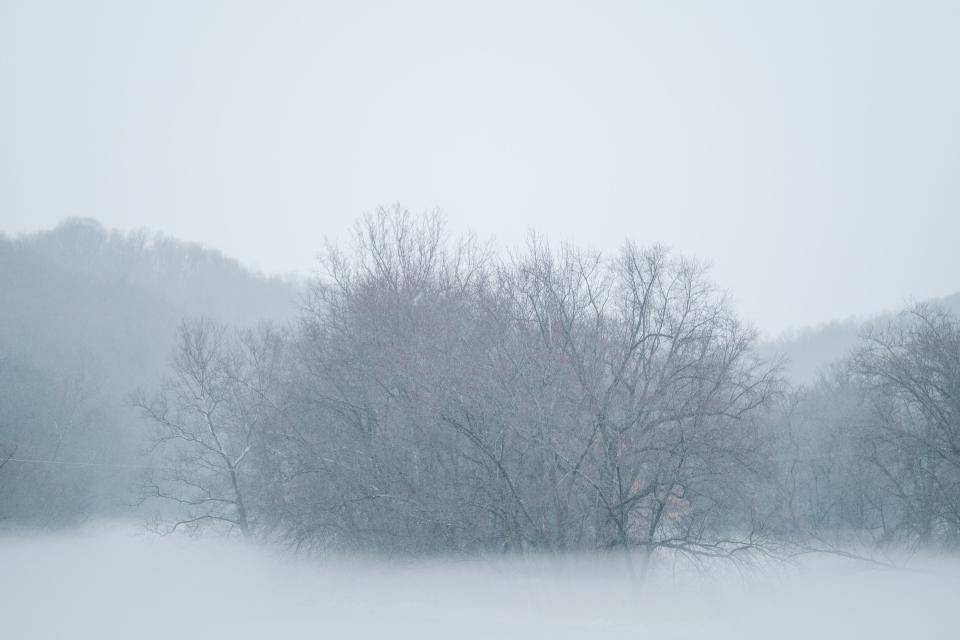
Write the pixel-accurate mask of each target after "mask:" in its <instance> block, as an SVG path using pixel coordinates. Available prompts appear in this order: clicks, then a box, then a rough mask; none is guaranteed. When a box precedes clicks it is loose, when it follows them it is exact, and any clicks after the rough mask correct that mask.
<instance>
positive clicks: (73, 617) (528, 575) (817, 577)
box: [0, 528, 960, 640]
mask: <svg viewBox="0 0 960 640" xmlns="http://www.w3.org/2000/svg"><path fill="white" fill-rule="evenodd" d="M915 564H916V566H918V567H920V568H922V570H919V571H890V570H876V569H869V568H867V567H865V566H862V565H856V564H853V563H850V562H847V561H839V560H838V559H824V558H819V559H808V560H806V561H804V563H803V565H802V566H800V567H794V568H786V567H783V566H767V567H763V568H757V569H754V570H751V571H749V572H747V573H745V574H742V575H741V574H739V573H737V572H735V571H733V570H731V569H730V567H729V566H726V568H718V569H714V570H711V571H709V572H708V573H706V574H702V575H701V574H698V573H695V572H692V571H690V570H688V569H685V568H684V567H678V568H676V569H673V568H671V567H666V566H661V567H660V570H659V571H658V572H657V573H656V574H655V575H653V576H651V577H650V578H648V579H647V580H646V581H644V582H643V584H641V585H639V586H637V585H636V584H634V583H633V582H632V581H631V580H630V578H629V576H628V574H627V572H626V571H624V569H623V566H622V563H621V562H620V560H619V559H618V558H616V557H614V556H609V557H602V558H598V557H572V558H564V559H562V560H561V559H556V558H534V559H530V558H528V559H522V560H521V559H512V560H503V559H490V560H472V561H451V562H409V563H374V562H372V561H362V560H357V559H350V560H339V561H333V560H331V559H329V558H328V559H316V558H315V559H309V560H305V559H303V558H291V557H290V556H288V555H284V554H282V553H279V552H277V551H270V550H264V549H256V548H251V547H249V546H245V545H240V544H234V543H225V542H222V541H212V540H191V539H187V538H172V537H168V538H159V537H155V536H152V535H149V534H139V535H138V534H134V533H131V532H130V531H129V530H127V529H122V528H109V529H103V528H100V529H95V530H86V531H83V532H80V533H74V534H71V535H60V536H50V535H34V536H25V535H19V536H10V535H6V536H3V537H0V639H8V638H9V639H26V640H29V639H46V638H51V639H53V638H56V639H61V638H71V639H84V638H91V639H96V640H109V639H113V638H122V639H124V640H140V639H147V638H149V639H153V638H163V639H164V640H179V639H193V638H225V639H230V640H245V639H248V638H250V639H253V638H256V639H257V640H263V639H265V638H356V639H365V638H390V639H399V640H402V639H405V638H416V639H427V638H551V639H555V638H602V637H610V638H617V639H618V640H619V639H623V638H697V639H702V638H705V639H708V640H723V639H728V638H729V639H733V638H737V639H739V638H763V639H765V640H767V639H772V638H817V639H821V638H871V640H875V639H878V638H898V639H899V640H903V639H905V638H920V637H924V638H953V637H957V635H956V634H957V633H958V628H960V627H958V624H957V622H956V620H957V608H956V607H957V603H958V602H960V560H957V559H929V558H928V559H926V560H925V561H923V562H918V561H915Z"/></svg>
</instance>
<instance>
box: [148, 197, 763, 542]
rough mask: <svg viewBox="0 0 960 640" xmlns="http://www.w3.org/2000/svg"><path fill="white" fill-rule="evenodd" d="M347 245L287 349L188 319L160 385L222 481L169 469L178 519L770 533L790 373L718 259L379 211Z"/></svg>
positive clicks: (390, 527) (303, 529) (291, 527)
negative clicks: (781, 387) (756, 494)
mask: <svg viewBox="0 0 960 640" xmlns="http://www.w3.org/2000/svg"><path fill="white" fill-rule="evenodd" d="M325 266H326V276H325V277H324V278H322V279H318V280H317V281H315V282H314V283H313V285H312V288H311V293H310V296H309V304H308V305H307V309H306V310H305V313H304V315H303V317H302V318H301V322H300V324H299V326H298V328H297V330H296V331H294V332H293V333H292V334H290V335H289V336H287V337H286V338H285V339H283V341H284V342H285V343H286V346H285V347H284V349H283V351H284V353H285V354H286V357H285V359H284V362H283V365H282V366H278V365H277V360H276V358H275V357H271V358H262V357H255V356H256V354H259V353H262V352H263V350H264V349H263V345H264V344H265V342H264V340H265V339H266V338H265V336H264V335H261V336H260V338H253V337H251V336H249V335H247V336H246V337H233V338H229V339H227V338H224V337H223V336H226V335H227V334H228V333H229V332H227V331H226V330H225V329H224V328H222V327H211V326H209V325H207V324H203V323H199V324H197V323H194V324H187V325H184V326H183V327H182V329H181V349H180V351H179V352H178V353H179V357H180V360H178V362H177V363H176V364H175V368H174V370H175V373H176V376H175V378H174V379H173V380H174V382H172V383H171V385H169V386H168V387H167V388H166V389H165V390H164V391H163V392H162V393H161V394H159V395H158V396H157V397H156V398H154V399H152V400H143V401H141V403H140V404H141V406H143V407H144V409H145V411H146V413H147V415H148V416H150V417H152V418H153V419H154V422H155V423H156V424H157V425H159V426H160V428H161V432H162V433H161V438H162V439H163V441H164V442H168V443H171V444H172V446H171V447H170V448H169V449H170V457H168V458H167V459H166V462H165V464H168V465H169V466H170V467H171V468H174V469H178V472H177V473H178V474H180V476H182V475H189V476H190V477H191V478H198V477H202V478H204V480H203V482H202V483H201V482H197V481H194V482H193V485H194V486H192V487H190V488H185V487H183V486H182V480H183V478H182V477H177V478H174V479H173V481H172V482H170V481H169V478H168V479H167V480H168V482H167V483H166V484H165V485H163V486H162V487H160V488H159V489H158V488H157V487H158V484H160V483H159V482H157V481H154V482H153V483H152V484H151V485H150V486H151V487H152V489H151V491H153V493H154V494H157V493H159V494H161V495H167V494H169V493H170V492H175V493H176V496H175V501H176V502H177V503H178V505H179V506H180V508H181V509H182V512H181V514H180V518H179V520H177V521H174V522H173V523H172V526H177V525H178V523H181V522H182V523H188V524H196V523H201V522H210V521H213V522H221V523H222V522H228V523H229V524H231V525H236V526H237V527H239V528H240V529H241V530H244V531H260V532H262V533H264V534H272V535H275V536H277V537H279V538H281V539H285V540H289V541H292V542H295V543H297V544H310V545H314V544H320V545H331V544H332V545H337V546H349V547H360V548H373V549H378V550H387V551H396V550H401V551H411V552H425V551H465V550H476V549H525V548H542V549H566V548H574V549H585V548H604V547H614V546H621V547H624V548H631V547H636V546H640V547H642V548H644V549H647V550H654V549H657V548H675V549H682V550H684V551H688V552H690V553H698V554H711V555H713V554H727V553H730V552H732V551H733V550H734V549H737V548H740V547H744V546H751V545H754V544H757V543H758V542H759V541H760V540H761V539H762V536H763V535H764V534H765V522H764V520H763V517H762V514H759V513H758V512H757V511H756V510H755V509H754V508H753V505H752V504H751V501H750V495H751V494H752V486H753V485H754V484H755V483H756V482H757V473H758V468H757V465H758V460H757V459H756V456H757V455H758V454H759V453H760V452H761V449H762V445H763V438H762V434H763V429H762V425H761V424H760V422H759V420H760V418H761V417H762V415H763V414H762V411H761V410H762V409H763V408H764V407H765V406H766V405H767V404H768V403H769V401H770V399H771V398H772V397H773V395H774V392H775V391H776V389H777V384H778V380H777V377H776V375H775V369H774V368H773V367H771V366H770V365H768V364H764V363H763V362H761V361H759V360H758V359H757V358H756V356H755V355H754V353H753V349H752V345H753V341H754V335H753V332H752V331H750V330H749V329H747V328H745V327H744V326H743V325H742V324H741V323H740V322H739V321H738V320H737V318H736V317H735V316H734V314H733V313H732V311H731V309H730V308H729V305H728V304H727V302H726V301H725V299H724V297H723V295H722V294H721V293H720V292H718V291H717V290H715V289H714V288H713V287H712V286H711V284H710V283H709V282H708V281H707V280H706V278H705V276H704V270H703V268H702V267H701V266H700V265H698V264H696V263H693V262H690V261H686V260H683V259H681V258H676V257H673V256H671V255H670V254H669V253H668V252H666V251H665V250H663V249H660V248H656V247H655V248H651V249H641V248H639V247H637V246H635V245H632V244H628V245H625V246H624V248H623V249H622V251H621V252H620V253H619V254H617V255H616V256H615V257H613V258H611V259H604V258H602V257H601V256H600V255H598V254H594V253H589V252H584V251H580V250H577V249H575V248H573V247H563V248H560V249H558V250H554V249H553V248H551V247H549V246H548V245H547V244H545V243H544V242H543V241H541V240H540V239H538V238H536V237H532V238H531V239H530V241H529V243H528V246H527V247H526V248H525V250H524V251H522V252H520V253H519V254H517V255H515V256H514V257H512V258H511V259H509V260H501V259H497V258H496V257H494V256H492V255H491V254H489V253H487V252H486V251H484V249H483V247H481V246H480V245H478V244H477V243H476V242H475V241H473V240H472V239H470V238H462V239H456V240H451V239H448V238H447V237H446V236H445V235H444V232H443V225H442V223H441V221H440V220H439V219H437V218H424V219H414V218H411V217H410V216H409V215H407V214H405V213H403V212H400V211H394V212H389V213H388V212H385V211H381V212H379V213H378V214H377V215H374V216H371V217H369V218H368V219H366V220H365V221H364V222H363V223H362V224H361V225H360V226H359V227H358V229H357V233H356V236H355V238H354V243H353V245H352V246H351V247H349V248H348V249H347V250H345V251H341V250H339V249H336V248H333V249H331V250H330V251H329V252H328V253H327V255H326V257H325ZM211 334H212V335H215V336H218V337H217V338H216V339H211V338H210V337H209V336H210V335H211ZM271 338H272V339H279V338H278V336H277V335H275V334H274V335H273V336H271ZM251 345H254V346H251ZM256 345H260V346H259V347H258V346H256ZM279 351H280V349H279V348H277V347H272V348H271V349H270V353H271V354H277V353H278V352H279ZM217 363H220V364H217ZM264 363H268V364H269V367H268V371H265V372H263V373H262V374H256V375H255V374H252V373H251V372H253V371H257V370H258V367H260V366H262V365H264ZM211 366H212V367H213V369H214V370H215V371H216V373H203V372H205V371H209V370H210V367H211ZM242 371H246V373H242ZM251 376H252V377H254V378H256V383H255V384H254V383H252V382H250V381H248V379H249V378H251ZM221 380H222V382H215V381H221ZM184 381H188V382H189V384H188V386H189V390H188V391H185V390H183V389H181V388H180V386H181V385H182V383H183V382H184ZM204 381H206V384H207V385H208V386H209V388H204V384H205V382H204ZM254 388H256V389H257V392H256V393H252V392H251V390H252V389H254ZM170 416H176V417H175V418H171V417H170ZM237 416H251V417H255V419H253V418H252V421H251V419H239V420H238V419H236V417H237ZM185 469H189V471H184V470H185ZM161 475H162V474H158V477H159V476H161ZM254 505H256V506H254Z"/></svg>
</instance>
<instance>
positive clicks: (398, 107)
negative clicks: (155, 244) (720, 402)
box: [0, 0, 960, 335]
mask: <svg viewBox="0 0 960 640" xmlns="http://www.w3.org/2000/svg"><path fill="white" fill-rule="evenodd" d="M958 34H960V3H957V2H944V3H935V2H918V1H910V2H900V3H887V2H877V1H869V2H862V3H859V2H838V1H836V0H834V1H829V2H822V3H820V2H793V3H775V2H769V1H763V2H750V3H743V2H702V3H700V2H678V1H662V2H624V3H601V2H594V1H591V2H586V1H585V2H579V3H565V2H558V1H556V0H553V1H547V2H542V3H533V2H531V3H520V2H506V3H503V4H498V3H495V2H490V1H487V0H485V1H483V2H475V3H470V5H469V6H468V5H467V3H454V2H437V3H432V4H427V3H413V2H395V3H368V2H346V1H345V2H340V3H336V4H334V3H321V2H303V3H294V2H280V1H270V2H239V1H232V2H227V1H225V2H195V1H191V2H170V1H165V2H142V3H138V2H132V1H129V0H124V1H120V2H76V1H73V0H70V1H65V2H44V1H42V0H29V1H23V2H10V1H8V0H0V98H2V99H0V230H2V231H5V232H8V233H9V232H22V231H29V230H34V229H38V228H43V227H49V226H52V225H54V224H55V223H57V222H58V221H60V220H61V219H62V218H64V217H67V216H75V215H79V216H92V217H96V218H98V219H100V220H101V221H102V222H103V223H104V224H106V225H107V226H111V227H118V228H122V229H131V228H138V227H149V228H153V229H156V230H161V231H163V232H165V233H168V234H171V235H175V236H178V237H181V238H184V239H187V240H196V241H201V242H203V243H205V244H208V245H211V246H214V247H217V248H219V249H222V250H223V251H224V252H225V253H227V254H229V255H232V256H234V257H236V258H238V259H240V260H241V261H242V262H244V263H246V264H248V265H252V266H256V267H258V268H261V269H263V270H264V271H266V272H271V273H272V272H285V271H300V272H305V271H307V270H309V269H311V268H312V267H313V265H314V257H315V254H316V252H317V250H318V249H319V248H320V246H321V244H322V240H323V237H324V236H325V235H327V236H331V237H334V238H336V237H339V236H343V235H344V234H345V233H346V231H347V229H348V228H349V226H350V224H351V223H352V221H353V220H354V219H355V218H356V217H358V216H359V215H361V214H362V213H363V212H365V211H369V210H371V209H373V208H374V207H375V206H376V205H378V204H389V203H392V202H400V203H402V204H404V205H405V206H407V207H409V208H411V209H413V210H423V209H428V208H429V209H432V208H440V209H442V210H443V211H444V212H446V214H447V215H448V217H449V219H450V221H451V225H452V227H453V228H454V230H461V229H467V228H470V229H473V230H475V231H477V232H478V233H479V234H480V235H481V236H495V237H496V238H497V240H498V242H499V243H500V244H501V245H507V246H509V245H513V244H516V243H518V242H519V241H521V240H522V238H523V236H524V233H525V232H526V230H527V229H529V228H536V229H538V230H540V231H543V232H545V233H546V234H547V235H549V236H550V237H552V238H554V239H557V240H574V241H576V242H578V243H582V244H588V245H592V246H594V247H597V248H601V249H604V250H613V249H615V248H616V247H617V246H618V245H619V244H620V243H621V242H622V240H623V238H625V237H631V238H633V239H635V240H638V241H639V242H641V243H644V244H646V243H653V242H662V243H665V244H668V245H670V246H672V247H674V248H675V249H676V250H678V251H680V252H682V253H685V254H692V255H696V256H698V257H700V258H702V259H704V260H707V261H709V262H710V263H712V265H713V277H714V279H715V280H716V281H717V282H718V283H719V284H720V285H721V286H723V287H725V288H727V289H728V290H729V291H730V292H731V294H732V296H733V298H734V300H735V302H736V304H737V306H738V308H739V310H740V312H741V313H742V315H743V316H745V317H747V318H748V319H750V320H751V321H753V322H754V323H755V324H756V325H757V326H758V327H759V328H760V329H761V330H762V331H764V332H765V333H766V334H767V335H776V334H778V333H779V332H781V331H782V330H784V329H787V328H788V327H792V326H793V327H796V326H803V325H810V324H817V323H820V322H824V321H827V320H830V319H833V318H838V317H845V316H849V315H851V314H860V315H866V314H870V313H873V312H876V311H879V310H882V309H889V308H893V307H896V306H899V305H900V304H901V303H903V302H905V301H907V300H908V299H910V298H916V299H921V298H926V297H930V296H940V295H945V294H949V293H953V292H956V291H960V35H958Z"/></svg>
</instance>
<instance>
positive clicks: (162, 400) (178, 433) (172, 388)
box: [134, 320, 283, 537]
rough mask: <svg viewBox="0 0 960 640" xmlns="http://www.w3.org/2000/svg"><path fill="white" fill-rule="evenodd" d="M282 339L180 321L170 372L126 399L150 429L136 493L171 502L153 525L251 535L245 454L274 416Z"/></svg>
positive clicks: (251, 486)
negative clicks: (151, 388) (151, 457)
mask: <svg viewBox="0 0 960 640" xmlns="http://www.w3.org/2000/svg"><path fill="white" fill-rule="evenodd" d="M282 344H283V343H282V340H281V338H280V336H279V335H278V334H277V333H276V332H274V331H272V330H270V329H261V330H260V331H257V332H247V333H234V332H231V331H229V330H227V329H226V328H225V327H224V326H222V325H218V324H216V323H213V322H211V321H208V320H197V321H184V322H183V323H181V325H180V328H179V331H178V336H177V346H176V350H175V352H174V354H173V358H172V363H171V369H172V375H171V376H170V377H169V378H168V379H167V380H166V382H165V383H164V384H163V387H162V389H161V391H160V392H159V393H158V394H156V395H155V396H152V397H148V396H146V395H145V394H144V393H142V392H141V393H138V394H137V395H136V396H135V399H134V404H135V406H137V407H138V408H140V409H141V410H142V412H143V415H144V416H145V417H146V418H147V419H148V420H149V421H150V423H151V424H152V425H153V427H154V441H153V449H154V452H155V453H156V455H157V458H156V463H155V466H154V468H153V469H152V471H151V473H150V477H149V478H148V479H147V480H146V481H145V483H144V489H145V493H144V496H143V497H144V499H149V498H157V499H161V500H163V501H164V502H166V503H168V504H171V505H173V507H174V509H173V512H172V515H171V517H169V518H163V519H161V520H158V522H157V523H156V524H157V526H158V528H159V529H160V530H161V531H165V532H172V531H175V530H176V529H178V528H180V527H187V528H197V527H199V526H201V525H210V524H219V525H225V526H226V527H227V528H236V529H238V530H239V531H240V532H241V533H242V534H243V535H244V536H245V537H250V536H251V535H253V534H254V533H255V530H256V527H257V524H258V522H257V519H256V515H255V514H254V513H252V512H251V506H252V504H253V503H254V498H253V494H254V493H255V491H256V483H255V482H254V480H253V478H251V477H250V476H251V475H252V473H253V472H252V470H253V469H254V468H255V467H254V465H253V464H252V459H253V458H254V457H255V455H256V454H257V452H258V451H257V450H258V448H260V447H262V446H263V441H262V440H261V434H262V433H263V432H264V431H265V430H266V429H268V428H269V426H270V425H271V421H272V420H274V416H275V415H276V407H275V405H274V403H273V402H272V397H273V396H272V394H273V393H274V392H275V385H276V383H277V379H278V376H279V367H280V363H281V357H282Z"/></svg>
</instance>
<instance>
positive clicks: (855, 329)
mask: <svg viewBox="0 0 960 640" xmlns="http://www.w3.org/2000/svg"><path fill="white" fill-rule="evenodd" d="M928 302H931V303H937V304H940V305H943V306H944V307H946V308H947V309H948V310H950V311H952V312H953V313H956V314H960V293H956V294H953V295H951V296H947V297H945V298H940V299H934V300H929V301H928ZM892 316H893V314H881V315H879V316H876V317H873V318H869V319H856V318H850V319H847V320H835V321H833V322H830V323H828V324H824V325H821V326H819V327H813V328H808V329H802V330H800V331H796V332H792V333H790V334H788V335H786V336H783V337H781V338H779V339H777V340H773V341H769V342H765V343H763V344H761V345H760V349H761V352H762V353H763V354H764V355H765V356H768V357H776V356H783V357H785V358H786V363H785V374H786V376H787V378H788V380H790V381H791V382H794V383H797V384H806V383H809V382H812V381H813V380H814V379H815V378H816V376H817V373H818V372H819V371H821V370H822V369H823V368H824V367H826V366H827V365H829V364H831V363H832V362H835V361H837V360H839V359H841V358H843V357H845V356H847V355H849V354H850V352H851V351H852V350H853V349H854V348H855V347H856V346H857V342H858V340H859V338H860V336H861V334H862V333H863V331H864V330H865V329H866V328H867V327H868V326H869V325H870V324H872V323H874V322H877V321H883V320H886V319H889V318H891V317H892Z"/></svg>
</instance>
